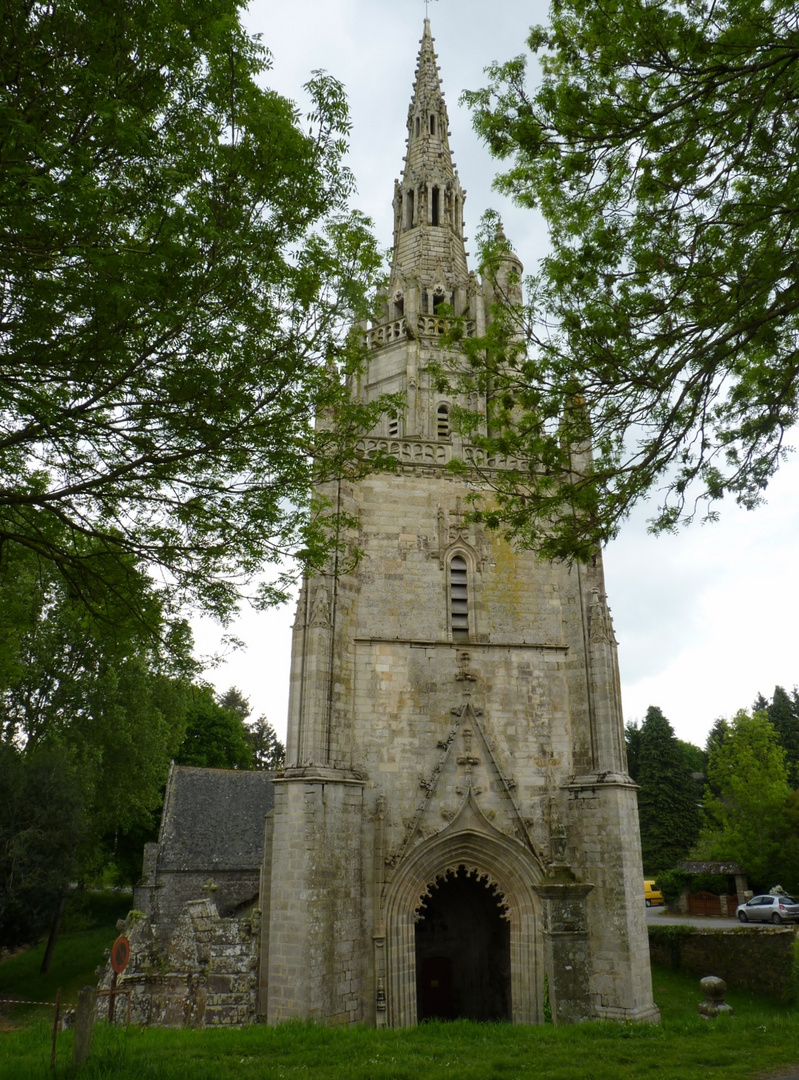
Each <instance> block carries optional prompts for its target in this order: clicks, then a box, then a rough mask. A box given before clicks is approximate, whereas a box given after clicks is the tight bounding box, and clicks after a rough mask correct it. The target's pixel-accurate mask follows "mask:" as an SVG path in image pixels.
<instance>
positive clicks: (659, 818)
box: [638, 705, 699, 874]
mask: <svg viewBox="0 0 799 1080" xmlns="http://www.w3.org/2000/svg"><path fill="white" fill-rule="evenodd" d="M638 784H639V787H640V791H639V793H638V816H639V820H640V825H641V848H642V853H643V860H644V869H645V871H646V872H647V873H652V874H654V873H657V872H658V871H660V870H668V869H670V868H671V867H673V866H674V865H675V863H677V862H678V861H679V860H680V859H683V858H685V857H686V856H687V854H688V853H689V851H690V849H691V847H692V846H693V844H694V842H695V840H696V838H697V836H698V833H699V799H698V792H697V788H696V784H695V782H694V779H693V777H692V775H691V770H690V768H689V766H688V764H687V762H686V758H685V752H684V750H683V747H682V746H681V744H680V740H679V739H678V738H677V737H676V735H675V734H674V730H673V728H672V726H671V724H670V723H669V721H668V720H667V719H666V717H665V716H664V715H663V713H662V712H661V710H660V709H659V708H657V706H655V705H650V706H649V708H648V709H647V712H646V717H645V718H644V722H643V724H642V725H641V737H640V747H639V751H638Z"/></svg>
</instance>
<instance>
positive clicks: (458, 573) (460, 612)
mask: <svg viewBox="0 0 799 1080" xmlns="http://www.w3.org/2000/svg"><path fill="white" fill-rule="evenodd" d="M466 571H467V567H466V560H465V559H464V558H463V556H462V555H453V556H452V560H451V562H450V564H449V602H450V618H451V623H452V640H453V641H468V640H469V597H468V595H467V581H466Z"/></svg>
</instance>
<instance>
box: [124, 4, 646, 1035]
mask: <svg viewBox="0 0 799 1080" xmlns="http://www.w3.org/2000/svg"><path fill="white" fill-rule="evenodd" d="M463 203H464V193H463V190H462V188H461V186H460V182H459V179H458V175H457V173H456V171H455V169H454V167H453V163H452V157H451V153H450V148H449V142H448V119H447V110H446V106H445V103H444V97H443V94H442V91H441V86H440V80H439V75H438V68H437V64H436V55H435V52H434V47H433V38H432V37H431V33H430V23H429V21H428V20H425V23H424V36H423V38H422V41H421V49H420V52H419V60H418V67H417V70H416V80H415V85H414V90H413V98H412V101H411V106H410V110H409V113H408V150H407V156H406V158H405V169H404V174H403V177H402V180H401V182H398V183H396V185H395V191H394V252H393V264H392V269H391V280H390V286H389V290H388V294H387V297H386V306H385V311H384V315H383V321H382V322H381V323H380V325H375V326H373V327H372V328H370V329H369V330H368V331H367V344H368V348H369V357H370V359H369V364H368V367H367V369H366V370H365V372H364V374H363V375H362V377H361V380H360V382H359V385H358V386H357V387H356V388H355V392H357V393H358V394H359V395H361V396H362V397H363V398H365V399H371V398H374V397H376V396H377V395H379V394H382V393H386V392H390V393H396V392H400V393H402V394H403V395H404V396H405V399H406V402H407V407H406V409H405V412H404V415H403V416H402V417H401V418H400V419H393V418H391V417H389V416H387V417H386V418H385V420H384V422H383V428H382V430H380V431H378V432H375V433H373V435H372V437H370V438H369V439H366V440H365V442H364V452H365V453H367V454H368V453H369V452H370V451H373V450H374V449H376V448H377V446H378V444H379V445H380V446H381V447H382V448H384V449H386V450H388V451H389V452H390V453H392V454H393V455H394V456H395V457H396V458H397V459H398V461H399V463H400V464H399V467H398V469H397V471H396V473H394V474H390V475H389V474H375V475H372V476H369V477H367V478H366V479H364V480H361V481H359V482H358V483H343V482H342V483H340V484H338V485H337V486H336V487H334V488H332V489H330V490H327V491H326V492H325V494H326V495H327V496H328V497H330V498H331V499H333V500H334V502H335V503H336V504H337V505H338V506H339V507H340V508H341V509H342V510H344V511H346V512H348V513H349V514H351V515H353V516H354V517H355V518H357V520H358V521H359V523H360V524H359V529H358V531H357V535H356V536H354V537H353V539H354V540H355V542H356V543H357V544H358V546H359V547H360V548H361V549H362V550H363V551H364V552H365V558H364V559H363V560H362V561H361V563H360V564H359V566H358V567H357V568H356V570H355V571H354V572H353V573H351V574H347V575H342V576H337V575H335V574H331V575H330V576H327V577H325V576H319V577H314V578H312V579H309V580H307V581H306V582H305V584H304V587H303V590H302V594H301V596H300V600H299V605H298V610H297V617H296V622H295V626H294V639H293V659H292V681H291V699H290V707H289V726H288V745H287V761H288V762H290V763H291V764H290V765H289V766H288V767H287V768H286V769H285V770H283V771H282V772H280V773H278V774H277V775H276V776H275V777H274V808H273V809H272V810H271V811H270V812H269V813H268V814H267V817H266V833H265V841H264V849H263V866H262V871H261V880H260V888H259V895H258V896H256V897H254V898H253V899H254V903H255V907H254V909H253V908H252V905H251V909H250V910H249V912H248V913H247V922H246V930H245V932H243V935H240V936H239V938H237V941H239V946H240V952H241V955H242V956H245V957H246V956H249V957H251V959H250V960H243V961H242V963H243V964H247V963H249V967H250V969H251V973H250V975H248V978H247V980H245V981H244V983H242V984H241V985H240V986H239V987H238V989H239V990H240V991H242V995H243V994H245V993H246V994H249V995H250V996H249V998H247V1002H245V1004H244V1005H241V1004H240V1006H239V1009H238V1012H236V1011H235V1010H234V1011H233V1012H231V1011H230V1010H228V1011H227V1012H225V1011H221V1012H220V1011H219V1008H217V1013H216V1014H214V1012H213V1010H214V1008H215V1007H220V1002H222V999H223V997H224V992H226V991H225V988H226V987H227V988H228V990H229V989H230V987H231V986H232V985H233V984H232V983H231V982H230V980H229V979H228V981H227V982H226V981H225V979H227V978H228V977H227V976H226V975H224V972H223V973H222V974H217V976H214V977H212V975H209V972H212V973H213V971H215V970H218V967H217V969H215V968H214V963H215V962H216V961H215V959H214V957H215V955H216V953H215V952H214V950H215V948H217V947H216V946H215V945H214V941H216V940H219V941H223V939H224V941H228V938H229V926H230V925H232V922H231V920H232V921H235V919H236V918H240V913H241V911H242V910H243V908H242V903H243V900H245V899H246V897H244V896H243V894H242V895H238V896H236V895H234V893H235V889H234V890H233V892H229V894H228V895H227V901H225V895H226V894H225V889H226V888H228V889H232V888H233V886H232V885H230V882H232V881H233V878H230V880H228V879H227V878H224V880H223V877H224V875H222V876H220V874H219V873H218V874H217V883H216V884H213V881H211V884H210V885H208V886H206V889H209V888H210V889H211V890H212V891H211V892H210V893H208V892H206V895H205V896H203V893H202V891H200V892H198V895H197V897H196V898H191V897H189V896H188V893H187V889H188V886H186V885H185V881H187V880H188V879H187V878H183V879H181V880H182V881H184V885H183V886H182V888H183V893H182V897H181V902H182V901H186V903H185V904H184V905H183V908H182V909H181V913H180V914H179V915H178V907H179V906H180V905H177V907H174V910H173V912H172V916H171V918H172V920H173V923H174V925H175V926H178V924H179V926H178V929H179V932H178V931H175V932H174V933H173V932H172V931H171V930H170V929H169V928H168V927H165V926H164V925H161V926H160V927H159V925H158V919H159V915H158V912H159V904H160V905H161V909H162V910H163V911H164V912H165V911H166V905H165V903H164V901H163V897H165V896H166V895H167V892H168V890H166V891H164V888H165V882H166V877H167V874H166V862H165V861H164V859H165V856H164V855H163V854H159V851H160V849H161V848H162V847H163V848H164V850H165V842H162V844H160V845H159V846H158V848H156V849H154V850H153V851H151V852H149V854H148V859H149V871H148V877H147V879H146V881H145V885H144V887H143V889H142V890H140V896H142V897H143V898H144V899H143V900H142V904H141V906H142V907H143V908H144V909H145V911H146V912H147V913H148V914H149V919H150V923H149V925H150V930H149V931H148V933H150V935H151V936H150V938H149V939H148V940H149V941H150V945H149V946H147V947H148V948H151V953H150V954H149V955H152V948H155V946H154V945H153V942H160V945H159V948H160V950H161V952H160V955H161V957H162V960H163V962H162V971H168V970H169V969H170V964H171V965H172V969H175V970H173V975H175V977H176V978H177V982H174V983H173V984H172V985H173V989H174V987H176V986H178V985H179V987H181V988H183V989H182V990H181V993H185V995H188V996H189V998H191V995H194V997H193V998H192V999H191V1000H190V1001H189V1002H188V1004H186V1003H185V1002H184V1006H185V1007H183V1011H182V1012H181V1011H180V1009H179V1008H178V1009H176V1008H172V1011H171V1012H170V1008H171V1006H170V1007H167V1006H163V1008H161V1011H160V1012H159V1011H158V1009H156V1008H155V1006H153V1008H152V1011H151V1014H150V1015H151V1019H153V1020H157V1019H159V1018H160V1019H162V1020H167V1021H168V1020H170V1019H172V1021H173V1022H175V1021H178V1022H180V1020H181V1017H182V1020H183V1022H193V1023H215V1022H228V1023H229V1022H236V1018H238V1020H242V1019H248V1018H254V1016H255V1015H259V1016H261V1017H263V1018H265V1019H266V1021H267V1022H268V1023H272V1024H274V1023H279V1022H280V1021H283V1020H289V1019H294V1018H311V1019H315V1020H319V1021H324V1022H329V1023H334V1024H349V1023H359V1022H360V1023H366V1024H374V1025H378V1026H380V1025H388V1026H392V1027H402V1026H407V1025H411V1024H415V1023H417V1022H418V1021H421V1020H424V1019H425V1018H430V1017H442V1018H450V1017H451V1018H456V1017H468V1018H472V1019H476V1020H510V1021H513V1022H515V1023H527V1024H536V1023H540V1022H542V1020H543V1017H544V999H545V992H546V993H548V995H549V1000H550V1005H551V1009H552V1014H553V1018H554V1020H555V1022H556V1023H558V1022H569V1021H576V1020H581V1019H584V1018H605V1019H614V1020H654V1019H657V1018H658V1012H657V1009H656V1008H655V1006H654V1005H653V1001H652V988H651V980H650V972H649V950H648V942H647V932H646V925H645V907H644V901H643V893H642V878H643V875H642V869H641V852H640V841H639V833H638V818H637V810H636V788H635V785H634V784H633V783H632V781H631V780H630V778H629V776H628V775H627V768H626V760H625V750H624V737H623V736H624V732H623V721H622V713H621V702H620V693H619V675H618V665H617V656H616V643H615V639H614V635H613V629H612V624H611V620H610V615H609V612H608V608H607V606H606V597H605V588H604V581H603V572H602V562H601V557H600V556H599V554H597V556H596V558H595V559H594V560H593V561H592V562H591V564H590V565H573V566H571V567H569V566H566V565H562V564H549V563H543V562H540V561H538V560H537V558H536V557H535V555H533V554H532V553H530V552H525V551H517V550H515V549H514V548H512V547H511V546H509V545H508V543H507V542H505V541H504V540H503V539H502V538H501V537H499V536H498V535H496V534H494V533H491V532H489V531H487V530H485V529H483V528H482V527H480V526H478V525H473V524H469V523H467V521H466V518H465V515H464V507H465V506H466V496H467V491H468V486H467V484H466V482H465V481H464V480H462V479H458V478H456V477H454V476H453V475H450V474H449V473H448V472H447V471H446V470H445V466H446V464H447V462H448V461H449V460H450V457H451V456H452V454H453V453H462V452H464V447H462V446H461V444H460V441H459V439H458V436H457V435H456V434H455V433H454V432H453V431H452V429H451V427H450V416H449V413H450V408H451V406H452V405H453V403H454V399H452V398H448V397H447V396H445V395H441V394H439V393H438V392H437V391H436V389H435V386H434V381H433V379H432V377H431V373H430V364H431V362H432V361H434V360H435V361H437V362H440V361H441V357H442V350H441V348H440V345H439V340H440V329H441V326H440V320H439V318H438V316H437V313H436V309H437V307H438V306H439V304H440V303H441V302H446V303H447V304H448V305H451V307H452V308H453V309H454V311H455V312H456V314H458V315H460V316H464V317H465V318H466V320H467V325H468V326H470V327H472V328H473V332H474V333H477V334H480V333H481V332H482V330H483V329H484V326H485V319H486V318H487V314H486V313H487V312H488V311H489V304H490V300H491V289H490V286H489V285H488V284H486V283H483V284H482V285H481V283H479V282H478V280H477V278H476V276H475V275H474V274H473V273H470V272H469V269H468V267H467V262H466V252H465V249H464V239H463ZM520 271H521V264H520V263H518V262H517V260H516V259H515V258H514V257H509V259H508V265H507V274H508V279H509V281H510V284H511V287H514V286H513V282H514V281H515V280H516V279H517V277H518V275H519V273H520ZM465 450H466V452H467V453H468V447H467V448H465ZM496 467H497V468H501V467H502V464H501V463H496ZM194 772H196V770H195V771H194ZM177 779H180V782H181V784H184V785H185V784H188V782H189V780H190V779H191V777H190V776H188V774H187V775H185V776H182V778H178V777H175V778H173V780H174V782H175V783H177ZM173 780H171V781H170V784H173ZM192 782H193V783H194V782H195V781H194V780H192ZM196 782H197V783H199V782H200V779H197V780H196ZM175 790H176V791H177V790H178V789H177V787H176V789H175ZM172 803H173V805H177V795H175V797H174V798H173V799H172ZM208 809H209V810H210V811H211V812H213V808H210V807H209V808H208ZM261 828H262V821H255V820H254V821H252V829H253V830H254V831H257V830H260V829H261ZM170 830H171V831H170ZM179 831H180V830H179V829H177V831H176V827H175V824H174V822H172V824H171V825H169V827H168V828H167V823H166V817H165V825H164V826H163V827H162V833H164V835H167V834H168V836H169V837H170V843H171V844H172V849H171V850H174V848H175V839H176V835H178V834H179ZM162 840H163V837H162ZM219 846H220V849H221V848H222V847H224V845H219ZM231 857H232V856H231ZM159 859H161V860H162V861H161V863H159ZM251 861H252V860H251ZM159 866H161V867H162V869H160V870H159ZM159 874H160V877H159ZM208 874H209V875H210V878H211V879H213V868H210V867H209V870H208ZM234 876H235V875H234ZM175 880H177V878H176V879H175ZM197 880H199V877H198V878H197ZM242 880H243V879H242ZM220 882H221V886H222V887H221V891H218V890H219V889H220ZM226 882H227V884H226ZM159 888H161V889H162V892H161V894H160V896H161V900H159V893H158V890H159ZM198 888H199V887H198ZM241 888H243V886H242V887H241ZM213 890H217V893H214V892H213ZM250 891H252V885H250ZM240 892H241V889H240ZM244 892H246V889H244ZM223 901H225V902H226V903H227V908H225V903H223ZM192 904H194V907H193V908H192ZM137 906H138V904H137ZM225 916H226V917H227V920H228V922H227V923H226V922H225ZM181 920H182V921H181ZM204 920H205V921H204ZM214 920H216V921H214ZM223 924H224V925H223ZM180 927H182V929H180ZM225 927H227V929H225ZM198 928H199V929H198ZM223 931H224V932H223ZM237 932H238V931H237ZM141 933H143V931H142V932H140V936H141ZM170 933H172V934H173V936H172V939H170V937H169V935H170ZM225 933H227V934H228V938H225ZM175 934H177V937H175ZM214 934H216V935H217V936H216V937H214ZM220 934H221V935H222V936H221V937H220V936H219V935H220ZM181 935H182V936H181ZM145 936H146V935H145ZM244 938H246V941H247V942H249V943H250V944H246V942H245V944H244V945H242V944H241V941H242V940H243V939H244ZM142 940H143V939H142ZM170 940H171V941H172V944H170V943H169V942H170ZM176 940H179V943H180V947H179V948H178V947H177V946H176V945H175V944H174V942H175V941H176ZM187 942H188V944H187ZM192 942H193V943H194V944H192ZM209 942H210V944H209ZM198 943H199V944H198ZM221 949H222V946H221V945H220V946H219V947H218V948H217V952H219V951H220V950H221ZM170 950H171V951H170ZM192 950H193V951H192ZM135 951H136V949H135V948H134V952H135ZM145 954H146V949H145V948H144V946H140V955H141V956H142V957H144V956H145ZM164 957H166V959H165V960H164V959H163V958H164ZM180 957H189V960H188V961H185V963H187V964H189V967H191V965H192V964H193V965H194V966H193V967H191V971H190V972H189V973H188V974H186V973H184V974H183V975H180V973H179V972H177V970H176V965H178V966H179V963H180V962H181V961H180V959H179V958H180ZM140 967H141V965H140ZM187 970H188V969H187ZM178 976H179V977H178ZM137 977H139V976H137V975H136V974H135V972H133V971H131V973H130V975H129V978H130V979H131V980H134V981H135V979H136V978H137ZM166 977H167V976H166V975H165V976H164V978H166ZM214 978H216V979H217V982H216V983H214V981H213V979H214ZM220 980H221V981H220ZM145 983H146V980H144V979H143V977H141V978H140V985H141V990H142V993H145ZM164 985H166V984H163V985H162V990H161V991H159V992H161V993H162V998H163V995H164V993H165V991H164V990H163V986H164ZM545 988H546V989H545ZM149 992H150V993H151V997H152V1000H153V1001H155V999H156V997H157V993H155V991H153V990H152V987H151V990H150V991H149ZM220 995H221V996H220ZM163 1000H166V999H165V998H163ZM225 1000H226V999H225ZM238 1000H239V1002H240V1003H241V1002H242V1001H244V996H240V997H239V999H238ZM173 1004H174V1002H173ZM162 1005H163V1001H162ZM215 1015H216V1019H214V1016H215Z"/></svg>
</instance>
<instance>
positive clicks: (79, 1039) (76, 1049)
mask: <svg viewBox="0 0 799 1080" xmlns="http://www.w3.org/2000/svg"><path fill="white" fill-rule="evenodd" d="M94 999H95V994H94V987H93V986H84V987H83V989H82V990H79V991H78V1007H77V1009H76V1010H75V1041H74V1042H73V1044H72V1064H73V1065H84V1064H85V1063H86V1062H87V1061H88V1060H89V1053H90V1052H91V1048H92V1036H93V1035H94Z"/></svg>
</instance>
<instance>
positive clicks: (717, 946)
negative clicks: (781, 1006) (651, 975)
mask: <svg viewBox="0 0 799 1080" xmlns="http://www.w3.org/2000/svg"><path fill="white" fill-rule="evenodd" d="M649 953H650V957H651V959H652V961H653V962H654V963H656V964H662V965H663V966H664V967H670V968H672V970H674V971H683V972H685V973H686V974H689V975H695V976H696V977H697V978H700V979H701V978H704V977H705V975H717V976H718V977H719V978H721V979H724V981H725V982H726V984H727V986H728V987H729V988H730V989H731V990H751V991H753V992H755V993H760V994H766V995H768V996H769V997H773V998H776V999H777V1000H779V1001H785V1002H790V1001H795V1000H796V999H797V997H798V996H799V993H798V991H799V937H798V935H797V930H796V929H794V928H793V927H789V926H780V927H777V926H775V927H773V928H772V927H762V928H760V927H759V928H758V929H752V928H751V927H746V928H744V927H736V928H730V929H726V928H725V929H719V930H704V929H700V928H699V927H694V926H650V927H649Z"/></svg>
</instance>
